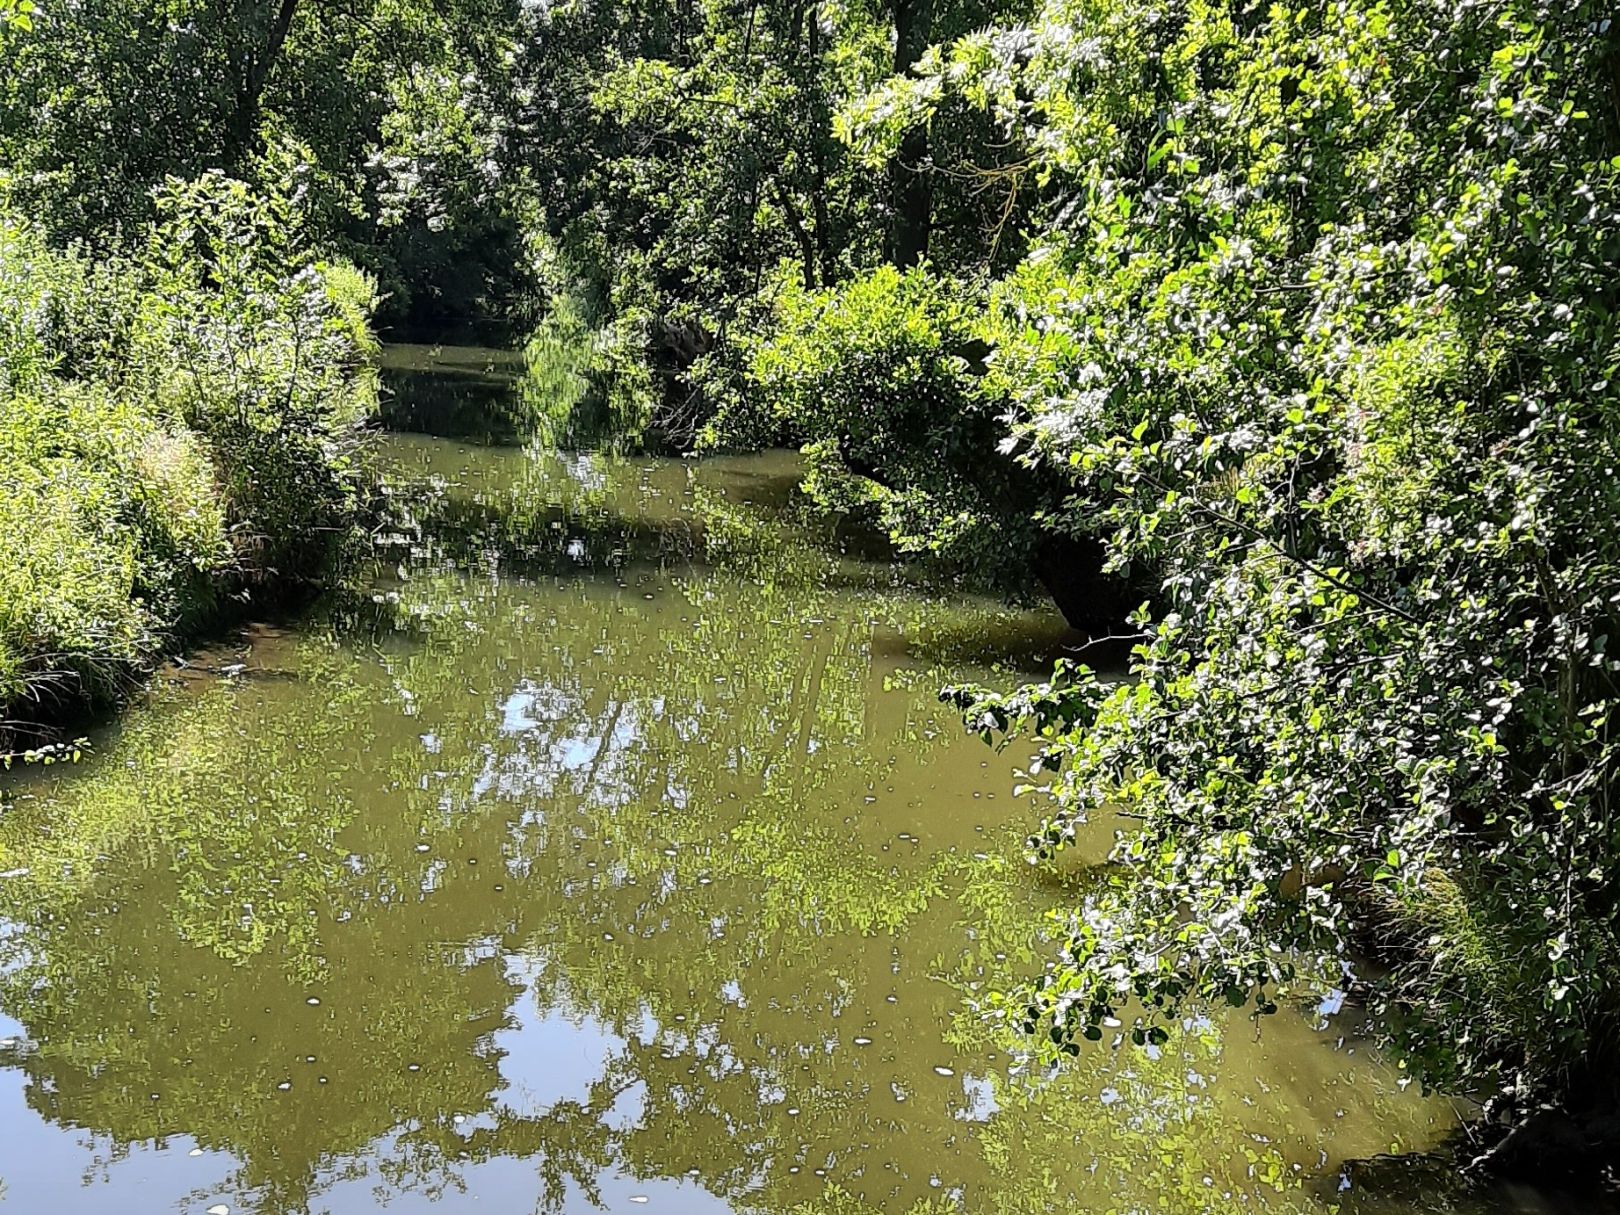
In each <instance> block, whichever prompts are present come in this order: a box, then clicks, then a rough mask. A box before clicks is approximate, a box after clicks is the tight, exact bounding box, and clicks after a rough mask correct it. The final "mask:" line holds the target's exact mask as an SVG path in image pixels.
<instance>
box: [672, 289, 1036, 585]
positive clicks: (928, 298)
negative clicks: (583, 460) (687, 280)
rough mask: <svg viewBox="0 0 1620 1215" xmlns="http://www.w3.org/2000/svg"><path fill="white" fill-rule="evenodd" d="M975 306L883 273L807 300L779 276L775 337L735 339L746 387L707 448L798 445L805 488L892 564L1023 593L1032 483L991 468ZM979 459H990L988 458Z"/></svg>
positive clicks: (990, 407)
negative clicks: (851, 516) (877, 538)
mask: <svg viewBox="0 0 1620 1215" xmlns="http://www.w3.org/2000/svg"><path fill="white" fill-rule="evenodd" d="M973 301H974V295H973V293H972V292H971V291H969V290H965V289H964V288H963V287H962V286H961V285H960V284H956V283H951V282H948V281H943V280H941V279H939V278H937V277H935V276H934V275H933V274H931V273H930V272H929V271H928V270H927V269H926V268H924V267H914V268H912V269H910V270H907V271H904V272H902V271H900V270H897V269H895V268H894V267H892V266H884V267H882V268H880V269H878V270H876V271H873V272H872V273H871V274H868V275H866V276H865V277H863V278H859V279H855V280H853V281H851V282H849V283H847V284H844V285H842V286H840V287H836V288H831V289H827V290H821V291H812V290H808V289H806V288H805V287H803V286H802V285H801V284H800V282H799V280H798V278H797V276H795V275H793V274H792V273H791V272H787V273H784V274H783V276H782V278H781V279H780V281H779V282H778V284H777V290H776V296H775V307H774V313H773V315H772V316H771V317H770V318H769V321H768V323H766V324H765V325H763V326H760V327H759V328H758V329H755V330H753V331H751V332H748V333H745V334H744V336H743V337H742V338H740V339H739V343H738V345H739V348H740V358H741V362H742V368H743V371H742V376H741V378H740V382H739V383H738V384H737V386H736V387H735V388H734V389H733V390H732V391H730V392H727V393H725V394H724V395H723V396H722V399H721V403H720V407H719V411H718V413H717V415H716V417H715V418H714V420H713V422H712V423H711V424H710V425H709V427H708V428H707V430H706V431H705V433H704V436H703V442H704V444H705V445H706V446H709V447H717V446H731V445H736V446H755V447H757V446H767V445H771V444H782V443H794V444H803V446H804V451H805V454H806V456H807V457H808V459H809V474H808V477H807V478H806V481H805V488H806V490H807V491H808V492H809V494H810V495H811V496H812V497H813V498H814V499H815V500H816V501H818V502H820V503H821V504H823V505H825V506H827V507H831V508H836V509H840V510H848V511H853V512H856V513H857V514H864V515H865V516H867V517H868V518H870V519H872V520H873V521H875V522H876V523H878V525H879V526H881V527H882V528H883V530H884V531H886V532H887V533H888V535H889V537H890V538H891V540H892V541H893V542H894V544H895V545H896V547H897V548H898V549H900V551H902V552H905V553H912V554H921V555H925V556H929V557H932V558H935V559H938V560H941V561H943V562H947V563H949V564H951V565H952V566H954V567H955V568H958V569H962V570H974V571H977V572H978V573H979V574H980V575H982V576H985V577H986V578H987V579H989V580H990V581H994V582H999V583H1000V584H1001V585H1004V586H1018V585H1021V584H1022V583H1023V582H1024V581H1026V580H1027V577H1028V570H1029V562H1030V559H1031V553H1032V549H1033V546H1034V543H1035V538H1036V535H1037V528H1036V525H1035V521H1034V519H1033V517H1032V516H1033V515H1034V514H1035V513H1036V509H1037V507H1038V506H1039V505H1041V504H1043V502H1044V504H1045V505H1056V504H1057V502H1060V501H1061V498H1058V499H1054V500H1049V501H1047V500H1043V498H1042V496H1041V492H1040V482H1041V479H1042V478H1041V474H1040V473H1039V472H1036V471H1031V470H1028V469H1025V468H1022V467H1020V466H1019V465H1017V464H1016V463H1014V462H1013V461H1012V460H1011V459H1004V458H999V457H998V456H997V455H996V454H995V447H996V444H997V442H998V440H999V438H1000V437H1001V435H1002V433H1003V428H1002V425H1001V423H1000V421H999V420H998V416H997V415H998V413H999V412H1000V410H999V409H998V408H997V407H996V404H995V403H994V402H993V401H992V400H990V399H988V398H987V397H986V396H985V395H984V394H982V393H981V392H980V390H979V382H978V380H979V377H978V374H977V372H976V370H975V367H974V365H973V356H974V355H975V353H976V352H978V351H980V350H982V347H980V346H979V344H978V343H977V342H976V340H975V337H974V333H973V324H972V323H973V317H974V312H973V307H972V305H973ZM987 453H989V455H988V458H987Z"/></svg>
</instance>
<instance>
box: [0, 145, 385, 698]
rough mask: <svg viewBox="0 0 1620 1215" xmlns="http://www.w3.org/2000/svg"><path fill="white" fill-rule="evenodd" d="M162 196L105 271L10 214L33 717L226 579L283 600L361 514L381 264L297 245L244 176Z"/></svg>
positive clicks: (4, 518)
mask: <svg viewBox="0 0 1620 1215" xmlns="http://www.w3.org/2000/svg"><path fill="white" fill-rule="evenodd" d="M157 206H158V209H159V212H160V214H161V215H162V216H163V222H162V223H161V224H160V225H159V226H158V227H157V228H155V229H154V230H153V234H152V236H151V238H150V242H149V245H148V246H147V248H146V250H145V252H144V255H143V257H142V258H141V259H140V260H139V261H127V262H113V263H102V264H93V263H91V262H88V261H87V260H86V259H84V258H83V257H82V256H80V255H78V254H76V253H73V252H66V253H62V252H56V251H53V250H51V249H50V248H48V247H47V246H46V244H45V243H44V240H43V238H42V236H41V234H40V232H39V231H38V229H37V227H36V226H35V225H33V224H31V223H30V222H28V221H27V220H26V219H24V218H22V217H20V216H18V215H17V214H15V213H14V212H12V213H4V214H0V326H3V327H0V704H4V705H16V706H17V707H18V710H19V716H20V718H21V719H22V721H30V720H37V718H38V717H39V715H40V714H41V713H42V712H46V711H47V710H46V708H45V707H44V706H42V705H41V703H40V702H42V701H44V702H62V701H69V702H79V701H82V700H85V699H92V700H93V699H100V698H102V697H104V696H106V695H108V694H109V693H112V692H114V691H117V690H119V689H120V688H121V687H122V686H123V685H124V683H125V681H126V680H127V678H128V676H129V673H130V671H131V670H132V668H134V667H136V666H137V665H139V664H140V663H142V662H144V661H145V660H147V659H148V658H150V657H152V656H153V655H154V654H155V653H157V652H158V651H159V650H160V649H161V647H162V646H163V645H164V644H165V643H166V641H167V639H168V637H169V636H170V635H172V633H173V632H174V631H175V630H182V631H183V630H186V629H189V628H192V627H194V626H195V625H197V624H198V623H200V622H201V621H202V620H203V619H206V618H207V617H208V616H209V615H210V614H211V613H212V612H213V611H214V610H215V609H216V608H217V606H218V604H219V602H220V600H221V597H222V596H225V595H228V594H253V593H257V594H258V595H259V596H260V597H261V598H263V597H265V596H267V595H271V596H273V595H280V594H283V593H284V589H285V587H286V586H287V585H288V582H289V580H296V579H298V578H299V577H301V576H307V575H310V574H313V573H315V572H317V571H318V569H319V567H320V565H321V563H323V562H324V561H325V559H326V558H327V556H328V555H329V554H330V552H331V550H332V548H333V545H334V543H335V542H336V540H337V539H338V538H339V537H340V536H341V535H342V533H343V532H344V530H345V529H346V528H347V527H349V526H350V516H349V509H348V508H349V504H350V500H351V497H352V495H353V492H354V489H355V486H354V483H353V478H352V476H351V474H350V472H349V471H348V469H347V467H346V461H347V454H346V452H347V447H348V439H347V436H348V435H349V434H351V433H352V430H353V424H354V423H355V422H356V421H357V420H359V418H360V417H362V416H363V415H364V414H366V413H367V412H368V411H369V409H370V408H371V406H372V404H373V402H374V399H375V391H374V383H373V373H372V372H371V370H370V366H369V362H368V355H369V352H370V348H371V346H372V343H373V339H372V338H371V336H370V332H369V329H368V327H367V326H368V318H369V312H370V308H371V304H372V296H373V286H372V284H371V282H370V280H369V279H367V278H366V277H365V276H363V275H361V274H359V273H358V272H357V271H355V270H353V269H352V268H350V267H348V266H344V265H337V264H329V263H325V262H317V261H314V260H311V259H309V258H308V257H307V256H304V255H300V254H299V253H297V252H296V251H295V250H292V249H289V248H287V247H285V245H284V243H283V237H284V234H285V225H284V224H283V223H282V222H281V221H280V220H279V218H278V216H277V214H276V211H277V207H276V205H275V204H274V203H272V202H267V201H265V200H262V199H255V198H252V197H250V196H249V195H248V193H247V191H246V190H245V188H244V187H243V186H242V185H241V184H240V183H236V182H231V181H228V180H226V179H224V178H221V177H211V178H205V179H203V180H201V181H199V182H196V183H192V184H182V183H179V182H170V183H169V184H168V185H167V186H166V187H165V188H164V190H163V191H162V193H161V195H160V197H159V198H158V200H157ZM25 697H26V698H27V699H28V700H29V701H30V702H31V703H30V704H29V705H28V706H26V707H24V706H23V705H21V704H20V703H19V702H21V701H22V700H23V698H25ZM22 721H19V722H17V723H13V724H17V725H21V724H22Z"/></svg>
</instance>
